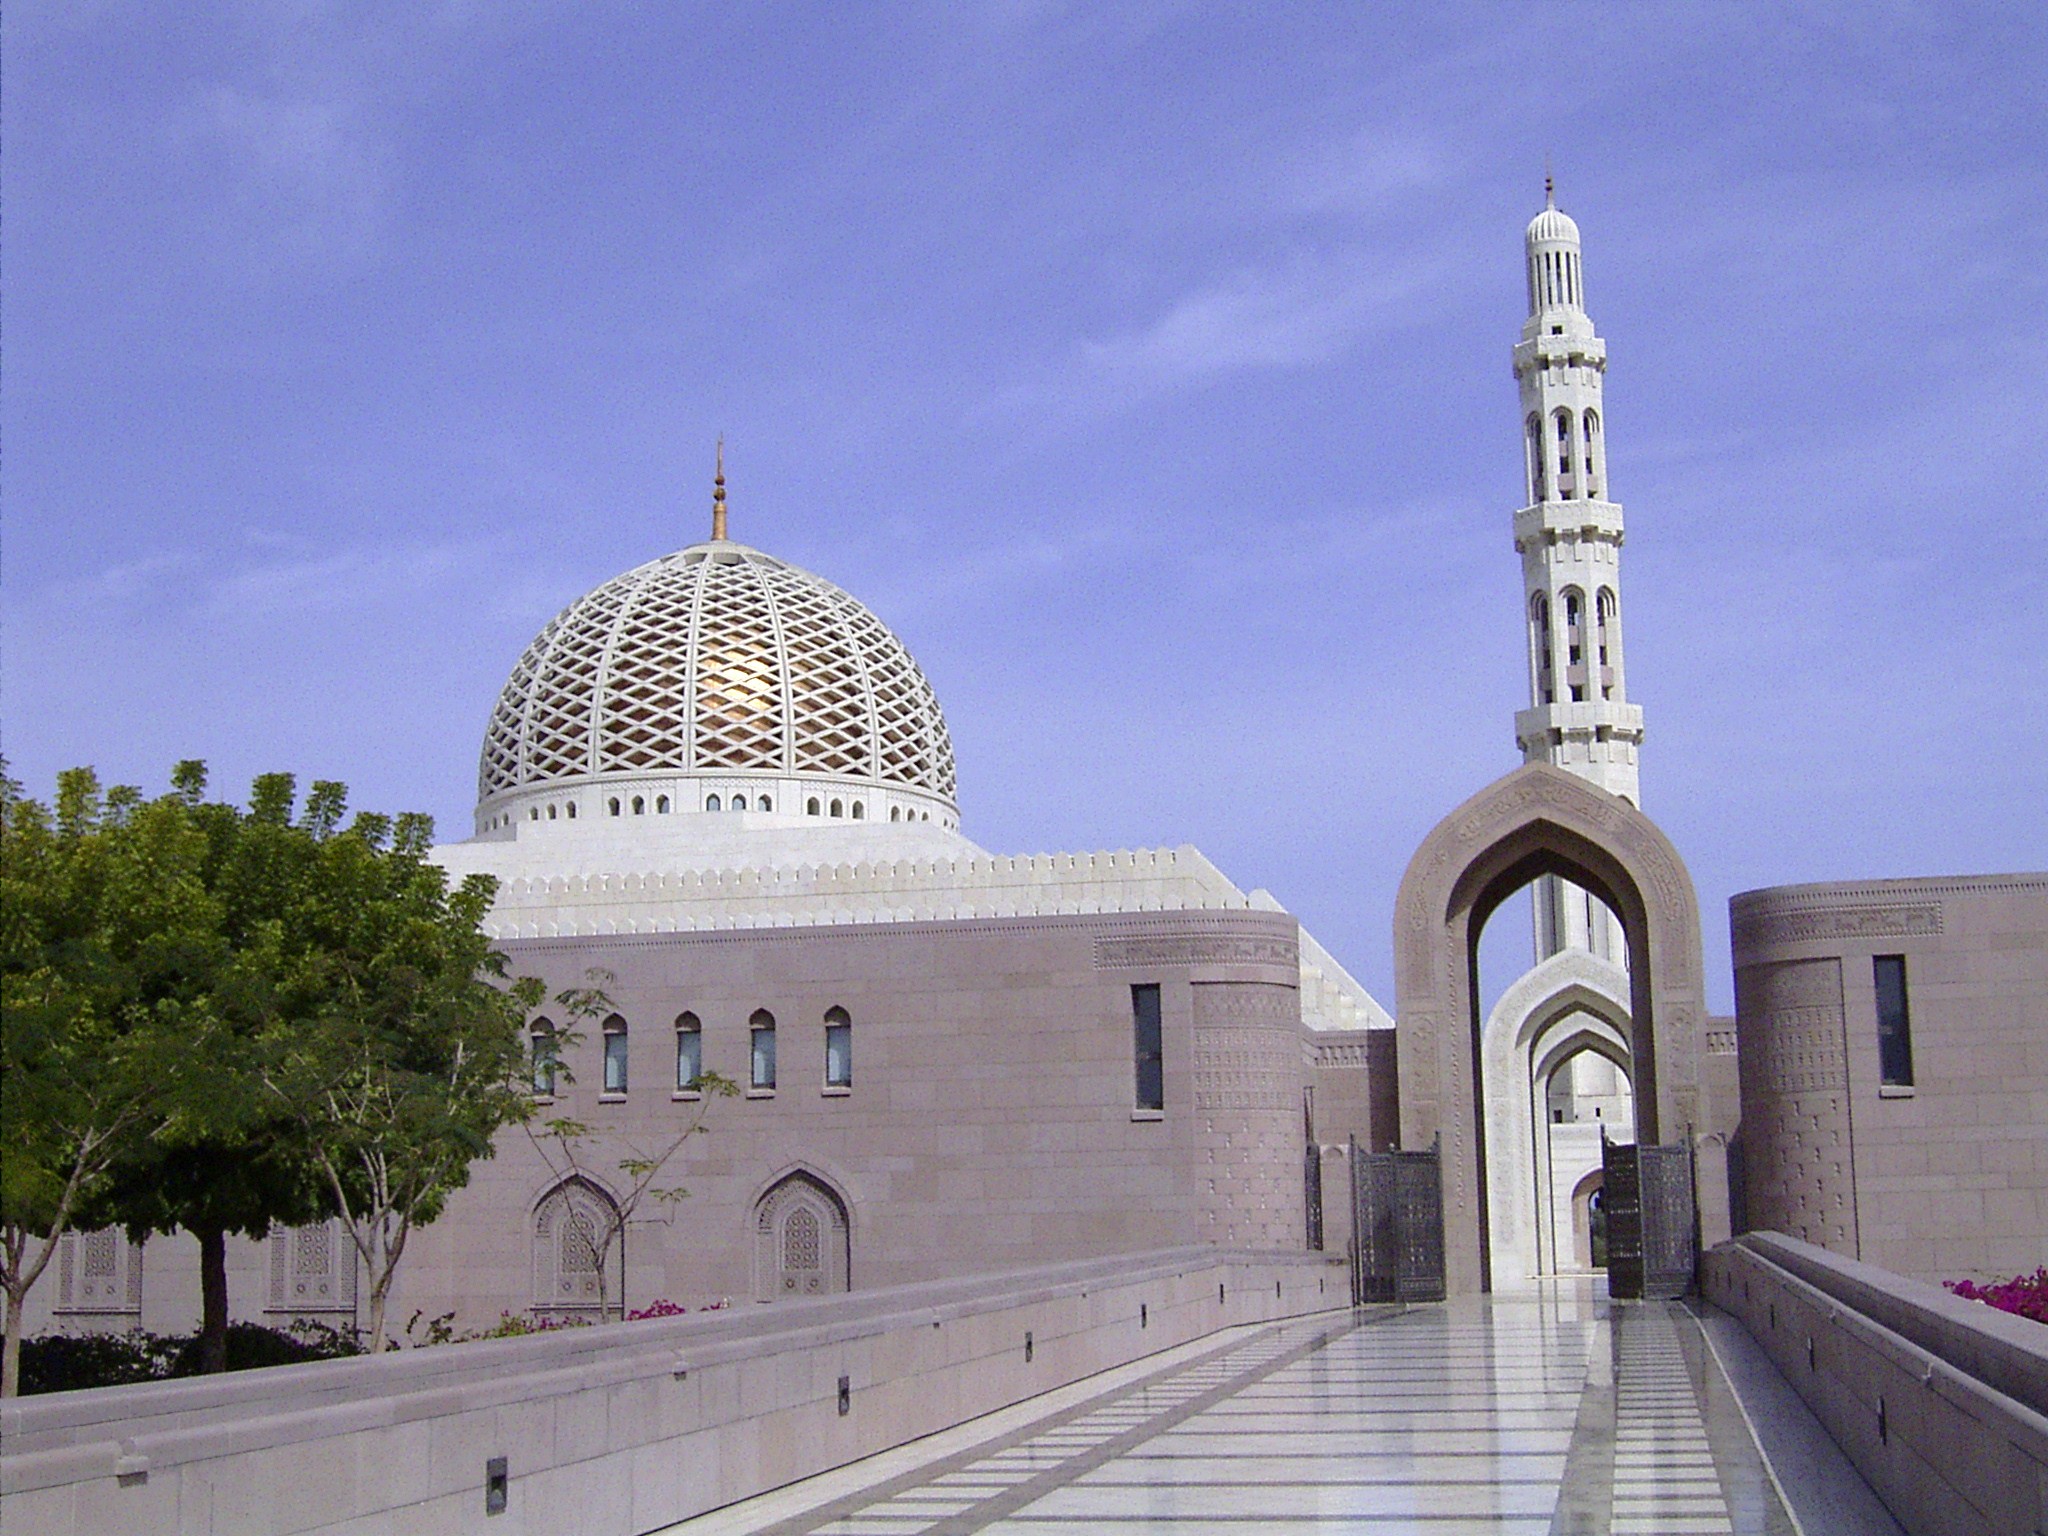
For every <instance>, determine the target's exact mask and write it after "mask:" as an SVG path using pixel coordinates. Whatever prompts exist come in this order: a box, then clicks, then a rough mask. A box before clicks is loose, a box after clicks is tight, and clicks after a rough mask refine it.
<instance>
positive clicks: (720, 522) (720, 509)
mask: <svg viewBox="0 0 2048 1536" xmlns="http://www.w3.org/2000/svg"><path fill="white" fill-rule="evenodd" d="M711 537H712V538H713V539H723V538H724V537H725V434H724V433H723V432H721V433H719V434H718V470H717V473H716V474H714V475H713V476H712V479H711Z"/></svg>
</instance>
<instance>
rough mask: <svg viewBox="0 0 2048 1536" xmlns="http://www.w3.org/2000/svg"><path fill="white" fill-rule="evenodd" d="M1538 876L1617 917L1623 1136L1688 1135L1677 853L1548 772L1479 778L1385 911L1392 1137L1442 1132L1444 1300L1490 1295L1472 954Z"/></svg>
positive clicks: (1692, 963)
mask: <svg viewBox="0 0 2048 1536" xmlns="http://www.w3.org/2000/svg"><path fill="white" fill-rule="evenodd" d="M1542 875H1557V876H1560V877H1562V878H1564V879H1566V880H1569V881H1571V882H1572V883H1573V884H1574V885H1577V886H1580V887H1581V888H1583V889H1585V890H1587V891H1590V892H1592V893H1593V894H1594V895H1595V896H1598V897H1599V898H1600V899H1601V900H1602V901H1604V902H1606V903H1607V905H1608V906H1609V907H1610V908H1611V909H1612V910H1613V911H1614V912H1615V913H1616V915H1617V916H1619V918H1620V919H1621V925H1622V930H1623V933H1624V934H1625V935H1626V938H1627V941H1628V979H1629V1010H1628V1012H1629V1033H1630V1039H1629V1053H1628V1054H1629V1062H1630V1075H1631V1077H1632V1079H1633V1082H1634V1089H1635V1113H1636V1135H1637V1139H1638V1140H1640V1141H1643V1142H1656V1141H1660V1140H1665V1141H1669V1140H1674V1139H1677V1138H1678V1137H1681V1136H1683V1135H1685V1134H1686V1128H1687V1127H1688V1126H1694V1127H1698V1126H1701V1125H1703V1124H1704V1119H1703V1115H1702V1106H1701V1103H1700V1082H1699V1048H1700V1044H1699V1031H1700V1028H1701V1024H1702V1021H1703V1020H1704V1019H1705V1017H1706V1004H1705V997H1704V994H1703V992H1702V990H1701V982H1702V976H1701V963H1700V918H1699V900H1698V898H1697V896H1695V894H1694V892H1693V885H1692V877H1691V875H1689V874H1688V873H1687V872H1686V868H1685V863H1684V861H1683V860H1682V859H1680V858H1679V856H1678V850H1677V849H1675V848H1674V847H1672V845H1671V842H1670V839H1668V838H1667V837H1665V835H1664V834H1663V832H1662V831H1660V830H1659V829H1658V827H1657V825H1656V823H1654V822H1652V821H1651V820H1650V819H1649V818H1648V817H1647V816H1645V815H1644V814H1643V813H1642V812H1641V811H1639V810H1637V809H1636V808H1635V807H1634V806H1632V805H1630V804H1629V803H1628V802H1627V801H1626V800H1623V799H1622V798H1620V797H1619V796H1618V795H1612V794H1609V793H1608V792H1607V791H1606V790H1603V789H1600V788H1598V787H1597V786H1595V785H1592V784H1589V783H1587V782H1586V781H1585V780H1584V779H1581V778H1578V777H1577V776H1576V775H1573V774H1570V773H1566V772H1565V771H1564V770H1563V769H1561V768H1554V767H1552V766H1551V765H1549V764H1548V763H1529V764H1525V765H1524V766H1523V767H1521V768H1518V769H1516V770H1515V771H1514V772H1513V773H1510V774H1508V775H1506V776H1505V777H1504V778H1501V779H1497V780H1495V781H1494V782H1493V783H1492V784H1490V785H1488V786H1487V787H1486V788H1485V789H1483V790H1481V791H1480V792H1479V793H1478V794H1476V795H1474V796H1473V797H1472V798H1471V799H1470V800H1467V801H1466V802H1465V803H1464V804H1463V805H1461V806H1459V807H1458V808H1457V809H1456V810H1455V811H1453V812H1451V814H1450V815H1448V816H1446V817H1445V818H1444V819H1443V820H1442V821H1441V822H1439V823H1437V825H1436V827H1435V829H1434V830H1432V831H1431V832H1430V834H1429V836H1428V837H1426V838H1424V839H1423V841H1422V846H1421V847H1420V848H1418V849H1417V850H1416V852H1415V856H1414V858H1413V859H1411V860H1410V861H1409V864H1408V870H1407V873H1406V874H1404V875H1403V876H1402V878H1401V889H1400V894H1399V896H1398V897H1397V898H1396V901H1395V909H1394V985H1395V997H1396V1009H1395V1014H1396V1017H1395V1030H1396V1032H1395V1041H1394V1051H1395V1061H1396V1063H1397V1068H1398V1080H1399V1087H1398V1094H1399V1100H1400V1118H1401V1140H1402V1144H1403V1145H1404V1146H1408V1147H1418V1148H1419V1147H1427V1146H1429V1145H1430V1142H1431V1139H1432V1138H1433V1137H1435V1136H1436V1135H1438V1134H1439V1133H1441V1134H1442V1137H1443V1159H1444V1162H1443V1177H1444V1259H1445V1278H1446V1280H1447V1282H1448V1284H1449V1287H1450V1290H1451V1293H1452V1294H1453V1295H1459V1294H1471V1293H1473V1292H1476V1291H1481V1290H1487V1289H1490V1288H1491V1284H1492V1273H1491V1252H1490V1248H1491V1244H1490V1237H1489V1234H1488V1231H1487V1170H1486V1158H1485V1149H1484V1145H1483V1136H1482V1134H1481V1126H1482V1124H1483V1116H1484V1106H1483V1104H1482V1101H1481V1082H1482V1079H1481V1073H1480V1071H1479V1057H1480V1030H1481V1020H1480V1017H1479V1012H1478V998H1477V994H1476V990H1475V982H1476V979H1477V975H1478V964H1477V959H1476V946H1477V944H1478V940H1479V934H1480V931H1481V930H1482V929H1483V928H1484V927H1485V926H1486V920H1487V918H1489V917H1490V916H1492V915H1493V912H1494V910H1495V909H1496V908H1498V907H1499V906H1500V904H1501V903H1502V902H1503V901H1505V900H1506V899H1507V898H1508V897H1510V896H1512V895H1513V894H1514V893H1515V892H1516V891H1519V890H1520V889H1522V888H1523V887H1524V886H1526V885H1528V884H1529V883H1530V882H1531V881H1533V880H1535V879H1536V878H1537V877H1539V876H1542ZM1726 1219H1727V1218H1726V1212H1725V1210H1722V1211H1718V1212H1709V1211H1708V1210H1706V1209H1705V1208H1704V1205H1703V1207H1702V1210H1701V1220H1702V1226H1703V1229H1704V1230H1703V1233H1702V1235H1703V1237H1705V1239H1706V1240H1707V1241H1709V1242H1712V1241H1715V1240H1717V1239H1718V1237H1720V1236H1722V1235H1725V1231H1726Z"/></svg>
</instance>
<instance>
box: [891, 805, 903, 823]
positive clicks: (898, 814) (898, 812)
mask: <svg viewBox="0 0 2048 1536" xmlns="http://www.w3.org/2000/svg"><path fill="white" fill-rule="evenodd" d="M889 819H890V820H891V821H901V820H902V819H903V807H902V806H900V805H892V806H890V807H889Z"/></svg>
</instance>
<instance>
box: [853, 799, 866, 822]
mask: <svg viewBox="0 0 2048 1536" xmlns="http://www.w3.org/2000/svg"><path fill="white" fill-rule="evenodd" d="M867 814H868V808H867V807H866V806H865V805H863V804H861V802H860V801H858V800H856V801H854V802H853V819H854V820H855V821H863V820H865V819H866V818H867Z"/></svg>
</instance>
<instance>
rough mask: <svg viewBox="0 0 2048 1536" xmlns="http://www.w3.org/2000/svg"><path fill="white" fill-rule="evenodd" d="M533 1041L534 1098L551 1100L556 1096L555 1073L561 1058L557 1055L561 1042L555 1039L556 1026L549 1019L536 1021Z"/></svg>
mask: <svg viewBox="0 0 2048 1536" xmlns="http://www.w3.org/2000/svg"><path fill="white" fill-rule="evenodd" d="M531 1039H532V1041H533V1096H534V1097H535V1098H537V1099H551V1098H553V1097H554V1096H555V1072H556V1068H557V1067H558V1066H559V1065H560V1062H561V1057H560V1056H559V1055H558V1054H557V1053H558V1051H559V1049H560V1042H559V1041H557V1040H556V1038H555V1026H554V1024H553V1023H552V1022H551V1021H549V1020H547V1019H535V1020H534V1021H533V1028H532V1030H531Z"/></svg>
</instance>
